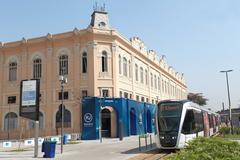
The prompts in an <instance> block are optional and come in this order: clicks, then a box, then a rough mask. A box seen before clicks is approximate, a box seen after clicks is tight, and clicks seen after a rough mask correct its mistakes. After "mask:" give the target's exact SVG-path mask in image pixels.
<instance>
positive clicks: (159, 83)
mask: <svg viewBox="0 0 240 160" xmlns="http://www.w3.org/2000/svg"><path fill="white" fill-rule="evenodd" d="M160 85H161V81H160V77H158V91H160V88H161V87H160Z"/></svg>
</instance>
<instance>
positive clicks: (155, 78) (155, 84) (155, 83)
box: [154, 75, 157, 89]
mask: <svg viewBox="0 0 240 160" xmlns="http://www.w3.org/2000/svg"><path fill="white" fill-rule="evenodd" d="M154 88H155V89H157V76H156V75H154Z"/></svg>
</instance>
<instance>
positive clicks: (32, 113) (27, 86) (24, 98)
mask: <svg viewBox="0 0 240 160" xmlns="http://www.w3.org/2000/svg"><path fill="white" fill-rule="evenodd" d="M39 89H40V81H39V80H38V79H33V80H23V81H21V91H20V116H22V117H24V118H28V119H31V120H34V121H38V119H39V117H38V116H39Z"/></svg>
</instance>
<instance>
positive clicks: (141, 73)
mask: <svg viewBox="0 0 240 160" xmlns="http://www.w3.org/2000/svg"><path fill="white" fill-rule="evenodd" d="M140 82H141V83H143V68H142V67H140Z"/></svg>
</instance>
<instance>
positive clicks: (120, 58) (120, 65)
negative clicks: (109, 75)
mask: <svg viewBox="0 0 240 160" xmlns="http://www.w3.org/2000/svg"><path fill="white" fill-rule="evenodd" d="M118 69H119V74H122V57H121V55H119V56H118Z"/></svg>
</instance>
